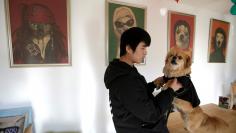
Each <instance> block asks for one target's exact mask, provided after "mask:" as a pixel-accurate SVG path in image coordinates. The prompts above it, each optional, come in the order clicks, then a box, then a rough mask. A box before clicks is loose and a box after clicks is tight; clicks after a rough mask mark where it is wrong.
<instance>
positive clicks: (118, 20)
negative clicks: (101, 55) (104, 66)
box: [107, 1, 146, 63]
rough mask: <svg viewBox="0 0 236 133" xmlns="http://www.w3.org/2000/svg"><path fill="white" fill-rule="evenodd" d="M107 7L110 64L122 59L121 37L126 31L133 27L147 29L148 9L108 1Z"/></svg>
mask: <svg viewBox="0 0 236 133" xmlns="http://www.w3.org/2000/svg"><path fill="white" fill-rule="evenodd" d="M107 5H108V10H107V16H108V18H107V22H108V24H107V43H108V44H107V57H108V62H109V61H112V60H113V59H114V58H119V57H120V37H121V35H122V33H123V32H124V31H126V30H127V29H129V28H131V27H140V28H145V20H146V8H144V7H139V6H134V5H131V4H127V3H119V2H114V1H108V3H107ZM108 62H107V63H108Z"/></svg>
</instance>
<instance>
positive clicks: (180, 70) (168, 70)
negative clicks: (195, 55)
mask: <svg viewBox="0 0 236 133" xmlns="http://www.w3.org/2000/svg"><path fill="white" fill-rule="evenodd" d="M190 55H191V53H190V52H188V51H184V50H181V49H177V48H173V49H171V50H170V51H169V52H168V54H167V56H166V60H165V66H164V68H163V73H164V76H163V81H164V83H167V84H165V86H166V87H164V88H167V87H168V86H169V85H168V84H170V82H171V80H172V79H174V78H177V80H178V82H180V83H181V84H182V86H183V87H182V88H180V89H179V90H178V91H176V96H177V97H178V98H181V99H183V100H186V101H189V102H190V103H191V104H192V106H193V107H196V106H198V105H199V104H200V100H199V98H198V95H197V92H196V90H195V87H194V85H193V83H192V80H191V78H190V73H191V64H192V60H191V56H190ZM168 81H169V83H168Z"/></svg>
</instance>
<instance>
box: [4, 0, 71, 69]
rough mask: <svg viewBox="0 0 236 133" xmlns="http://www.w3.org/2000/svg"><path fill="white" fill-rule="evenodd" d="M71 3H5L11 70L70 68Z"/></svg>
mask: <svg viewBox="0 0 236 133" xmlns="http://www.w3.org/2000/svg"><path fill="white" fill-rule="evenodd" d="M69 2H70V0H40V1H38V0H5V6H6V18H7V27H8V38H9V51H10V52H9V54H10V67H34V66H70V65H71V48H70V34H69V33H70V16H69V14H70V13H69Z"/></svg>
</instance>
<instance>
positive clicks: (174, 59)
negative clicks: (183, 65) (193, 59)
mask: <svg viewBox="0 0 236 133" xmlns="http://www.w3.org/2000/svg"><path fill="white" fill-rule="evenodd" d="M176 59H177V57H176V56H174V57H173V58H172V60H171V64H174V65H176V64H177V63H176Z"/></svg>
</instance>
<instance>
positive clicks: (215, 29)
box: [208, 19, 230, 63]
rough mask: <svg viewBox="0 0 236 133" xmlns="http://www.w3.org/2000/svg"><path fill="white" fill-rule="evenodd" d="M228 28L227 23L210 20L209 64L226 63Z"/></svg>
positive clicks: (228, 24)
mask: <svg viewBox="0 0 236 133" xmlns="http://www.w3.org/2000/svg"><path fill="white" fill-rule="evenodd" d="M229 28H230V23H229V22H225V21H221V20H216V19H211V22H210V30H209V31H210V32H209V44H208V61H209V62H210V63H225V62H226V61H225V59H226V55H227V46H228V37H229Z"/></svg>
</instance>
